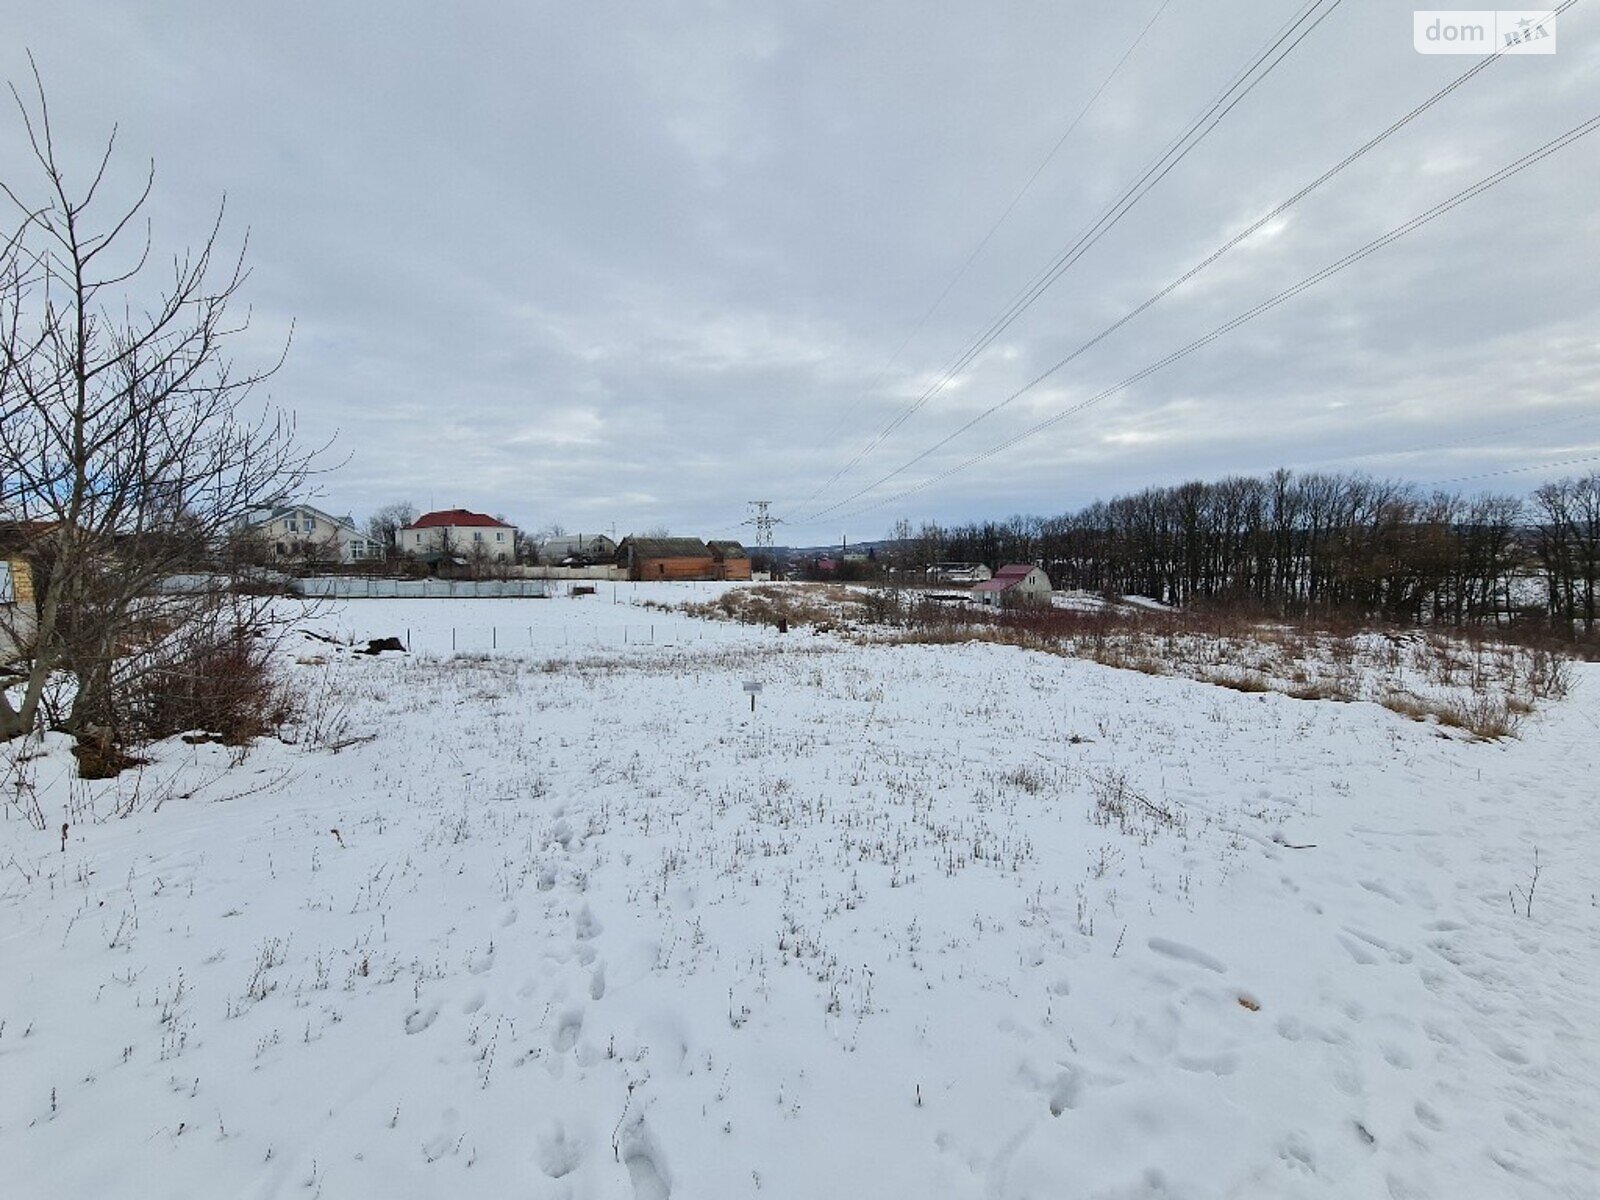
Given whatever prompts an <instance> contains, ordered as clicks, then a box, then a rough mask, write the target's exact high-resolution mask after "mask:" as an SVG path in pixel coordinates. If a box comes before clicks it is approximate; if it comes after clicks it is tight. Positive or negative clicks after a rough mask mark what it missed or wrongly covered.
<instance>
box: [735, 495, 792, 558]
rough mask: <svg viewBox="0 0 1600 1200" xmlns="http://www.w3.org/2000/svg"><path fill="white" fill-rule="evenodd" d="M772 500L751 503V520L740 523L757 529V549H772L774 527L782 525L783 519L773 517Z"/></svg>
mask: <svg viewBox="0 0 1600 1200" xmlns="http://www.w3.org/2000/svg"><path fill="white" fill-rule="evenodd" d="M771 509H772V501H771V500H752V501H750V519H749V520H748V521H742V522H740V523H741V524H743V525H754V526H755V527H756V548H757V549H760V550H771V549H772V527H773V526H774V525H782V524H783V518H782V517H775V516H773V515H772V512H771Z"/></svg>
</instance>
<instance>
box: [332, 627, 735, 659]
mask: <svg viewBox="0 0 1600 1200" xmlns="http://www.w3.org/2000/svg"><path fill="white" fill-rule="evenodd" d="M706 632H707V626H706V625H705V624H703V623H701V622H691V621H671V620H668V621H656V622H650V623H639V624H632V623H628V624H617V625H609V624H606V625H591V624H571V625H566V624H562V625H554V624H551V625H450V626H444V625H429V626H423V627H417V626H412V627H408V628H404V629H372V630H370V631H367V632H365V633H362V634H359V635H355V634H352V635H351V638H350V640H351V641H359V640H361V639H363V638H367V637H397V638H399V639H400V640H401V641H402V642H403V643H404V644H405V647H406V649H407V650H411V651H414V652H416V653H419V654H496V653H514V652H517V651H530V650H531V651H536V652H538V653H541V654H550V655H559V654H561V653H563V652H564V651H569V650H618V649H624V648H630V647H638V648H645V647H651V646H657V647H670V646H686V645H693V644H696V643H699V642H703V641H705V640H706ZM714 632H715V630H713V633H714Z"/></svg>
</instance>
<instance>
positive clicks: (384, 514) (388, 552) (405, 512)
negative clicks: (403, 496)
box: [367, 500, 417, 558]
mask: <svg viewBox="0 0 1600 1200" xmlns="http://www.w3.org/2000/svg"><path fill="white" fill-rule="evenodd" d="M416 519H417V506H416V505H415V504H412V503H410V502H409V501H405V500H397V501H396V502H395V503H393V504H385V505H384V506H383V507H382V508H380V509H378V511H377V512H375V513H373V514H372V515H371V516H370V517H368V518H367V536H368V537H369V538H371V539H372V540H373V541H375V542H377V543H378V544H379V545H380V546H382V547H383V556H384V557H385V558H393V557H395V555H397V554H398V553H399V552H400V531H401V530H402V529H404V528H405V527H406V526H407V525H409V524H411V522H413V521H415V520H416Z"/></svg>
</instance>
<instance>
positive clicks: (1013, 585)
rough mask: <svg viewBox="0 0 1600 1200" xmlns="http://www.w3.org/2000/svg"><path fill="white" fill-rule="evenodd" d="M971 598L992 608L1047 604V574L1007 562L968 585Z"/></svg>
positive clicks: (1048, 590)
mask: <svg viewBox="0 0 1600 1200" xmlns="http://www.w3.org/2000/svg"><path fill="white" fill-rule="evenodd" d="M972 598H973V599H974V600H976V601H977V602H978V603H979V604H985V605H988V606H990V607H992V608H1002V607H1004V608H1012V607H1015V606H1019V605H1025V604H1049V603H1050V576H1048V575H1046V574H1045V573H1044V571H1043V570H1041V569H1040V568H1038V567H1034V566H1030V565H1029V564H1027V563H1008V564H1007V565H1006V566H1003V567H1001V568H1000V569H999V570H998V571H996V572H995V573H994V578H993V579H985V580H983V581H982V582H981V583H975V584H973V585H972Z"/></svg>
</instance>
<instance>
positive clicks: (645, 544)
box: [622, 537, 711, 558]
mask: <svg viewBox="0 0 1600 1200" xmlns="http://www.w3.org/2000/svg"><path fill="white" fill-rule="evenodd" d="M622 545H624V546H631V547H632V548H633V553H634V555H635V556H636V557H638V558H710V557H711V548H710V547H709V546H707V545H706V544H705V543H704V542H702V541H701V540H700V539H699V538H686V537H663V538H650V537H645V538H636V537H625V538H623V539H622Z"/></svg>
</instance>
